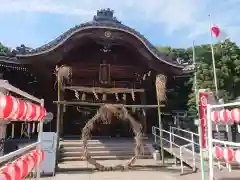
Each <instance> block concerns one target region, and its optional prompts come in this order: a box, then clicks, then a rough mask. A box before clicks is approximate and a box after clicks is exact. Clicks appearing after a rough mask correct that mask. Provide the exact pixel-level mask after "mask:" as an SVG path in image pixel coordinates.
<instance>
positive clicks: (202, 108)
mask: <svg viewBox="0 0 240 180" xmlns="http://www.w3.org/2000/svg"><path fill="white" fill-rule="evenodd" d="M208 96H209V94H208V93H207V92H199V117H200V128H201V130H202V137H201V138H202V147H203V148H206V119H207V104H208V98H209V97H208Z"/></svg>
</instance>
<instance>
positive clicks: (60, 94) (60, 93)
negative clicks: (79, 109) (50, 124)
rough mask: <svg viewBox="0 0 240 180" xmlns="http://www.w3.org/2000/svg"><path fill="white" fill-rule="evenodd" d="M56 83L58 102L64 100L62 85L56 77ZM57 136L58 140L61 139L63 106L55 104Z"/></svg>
mask: <svg viewBox="0 0 240 180" xmlns="http://www.w3.org/2000/svg"><path fill="white" fill-rule="evenodd" d="M57 81H58V101H62V100H64V91H63V89H62V83H61V78H60V77H59V76H58V77H57ZM56 125H57V128H56V129H57V135H58V138H61V137H62V133H63V105H62V104H57V123H56Z"/></svg>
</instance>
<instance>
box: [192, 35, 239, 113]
mask: <svg viewBox="0 0 240 180" xmlns="http://www.w3.org/2000/svg"><path fill="white" fill-rule="evenodd" d="M213 48H214V52H215V63H216V74H217V81H218V88H219V94H218V96H219V98H223V99H224V100H225V101H229V100H232V99H235V98H236V97H237V96H239V95H240V91H239V90H240V49H239V47H238V46H237V45H236V43H234V42H231V41H229V40H226V41H225V42H223V43H218V44H215V45H214V46H213ZM195 51H196V63H197V66H198V70H197V85H198V88H199V89H210V90H212V91H213V92H214V91H215V86H214V81H213V80H214V76H213V68H212V56H211V47H210V45H202V46H197V47H196V49H195ZM189 83H190V84H191V85H192V84H193V78H191V79H190V81H189ZM188 106H189V111H190V112H192V113H194V114H195V113H196V104H195V98H194V93H193V92H192V93H191V94H189V101H188Z"/></svg>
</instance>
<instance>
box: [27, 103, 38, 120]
mask: <svg viewBox="0 0 240 180" xmlns="http://www.w3.org/2000/svg"><path fill="white" fill-rule="evenodd" d="M31 105H32V107H31V114H30V115H29V120H34V117H35V115H36V109H37V105H36V104H31Z"/></svg>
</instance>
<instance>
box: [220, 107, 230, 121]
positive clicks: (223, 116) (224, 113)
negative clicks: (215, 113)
mask: <svg viewBox="0 0 240 180" xmlns="http://www.w3.org/2000/svg"><path fill="white" fill-rule="evenodd" d="M219 117H220V121H223V122H228V121H229V120H230V111H229V110H228V109H223V110H221V111H220V113H219Z"/></svg>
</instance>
